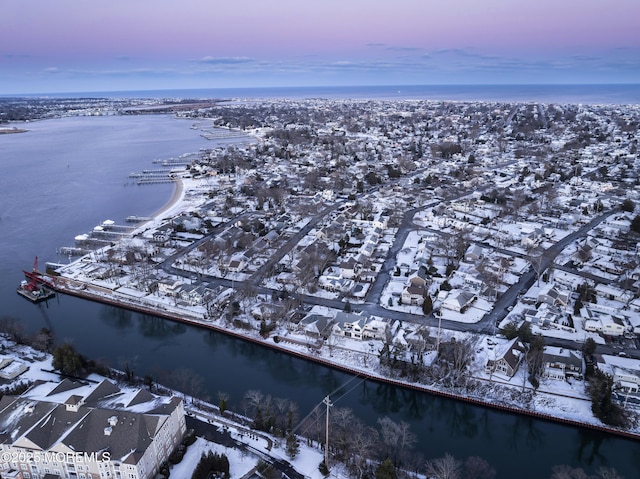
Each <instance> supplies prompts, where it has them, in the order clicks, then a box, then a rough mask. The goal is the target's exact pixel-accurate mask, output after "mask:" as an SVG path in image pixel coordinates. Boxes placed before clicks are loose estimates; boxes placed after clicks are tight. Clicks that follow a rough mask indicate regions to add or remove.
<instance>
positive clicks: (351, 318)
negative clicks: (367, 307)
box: [332, 311, 369, 339]
mask: <svg viewBox="0 0 640 479" xmlns="http://www.w3.org/2000/svg"><path fill="white" fill-rule="evenodd" d="M368 321H369V315H368V314H366V313H364V312H363V313H361V314H353V313H345V312H344V311H339V312H338V313H337V314H336V316H335V318H334V323H333V328H332V332H333V334H337V335H338V336H344V337H347V338H354V339H363V334H364V328H365V325H366V324H367V322H368Z"/></svg>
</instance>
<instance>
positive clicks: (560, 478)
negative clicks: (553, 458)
mask: <svg viewBox="0 0 640 479" xmlns="http://www.w3.org/2000/svg"><path fill="white" fill-rule="evenodd" d="M588 478H589V475H588V474H587V473H586V472H584V471H583V470H582V469H580V468H577V469H573V468H572V467H571V466H568V465H566V464H563V465H560V466H554V467H553V469H552V472H551V478H550V479H588Z"/></svg>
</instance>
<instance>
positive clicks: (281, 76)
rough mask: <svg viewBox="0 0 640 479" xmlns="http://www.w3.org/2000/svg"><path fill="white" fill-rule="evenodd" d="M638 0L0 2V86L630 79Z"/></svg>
mask: <svg viewBox="0 0 640 479" xmlns="http://www.w3.org/2000/svg"><path fill="white" fill-rule="evenodd" d="M639 20H640V0H535V1H530V0H484V1H482V2H480V1H478V0H322V1H314V2H311V1H304V0H228V1H225V2H221V1H215V0H179V1H178V0H110V1H88V0H55V1H53V0H0V96H1V95H3V94H16V93H54V92H82V91H87V92H91V91H117V90H150V89H183V88H184V89H186V88H227V87H228V88H234V87H259V86H325V85H389V84H391V85H417V84H424V85H440V84H536V83H640V24H639Z"/></svg>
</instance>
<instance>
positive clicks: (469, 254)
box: [464, 243, 484, 263]
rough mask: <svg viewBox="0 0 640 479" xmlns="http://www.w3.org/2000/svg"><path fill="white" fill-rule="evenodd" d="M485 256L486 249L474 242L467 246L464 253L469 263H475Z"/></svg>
mask: <svg viewBox="0 0 640 479" xmlns="http://www.w3.org/2000/svg"><path fill="white" fill-rule="evenodd" d="M483 256H484V250H483V249H482V247H481V246H479V245H477V244H475V243H474V244H472V245H471V246H469V248H467V251H466V252H465V254H464V260H465V261H466V262H467V263H475V262H476V261H478V260H479V259H480V258H482V257H483Z"/></svg>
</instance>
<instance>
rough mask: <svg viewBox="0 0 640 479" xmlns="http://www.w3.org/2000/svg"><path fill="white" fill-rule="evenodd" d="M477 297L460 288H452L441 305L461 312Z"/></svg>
mask: <svg viewBox="0 0 640 479" xmlns="http://www.w3.org/2000/svg"><path fill="white" fill-rule="evenodd" d="M477 298H478V296H476V294H475V293H472V292H469V291H464V290H462V289H454V290H452V291H450V292H449V294H448V295H447V297H446V299H445V300H444V301H443V302H442V307H443V308H445V309H450V310H451V311H457V312H460V313H463V312H464V311H465V310H466V309H467V308H468V307H469V306H471V304H473V302H474V301H475V300H476V299H477Z"/></svg>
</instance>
